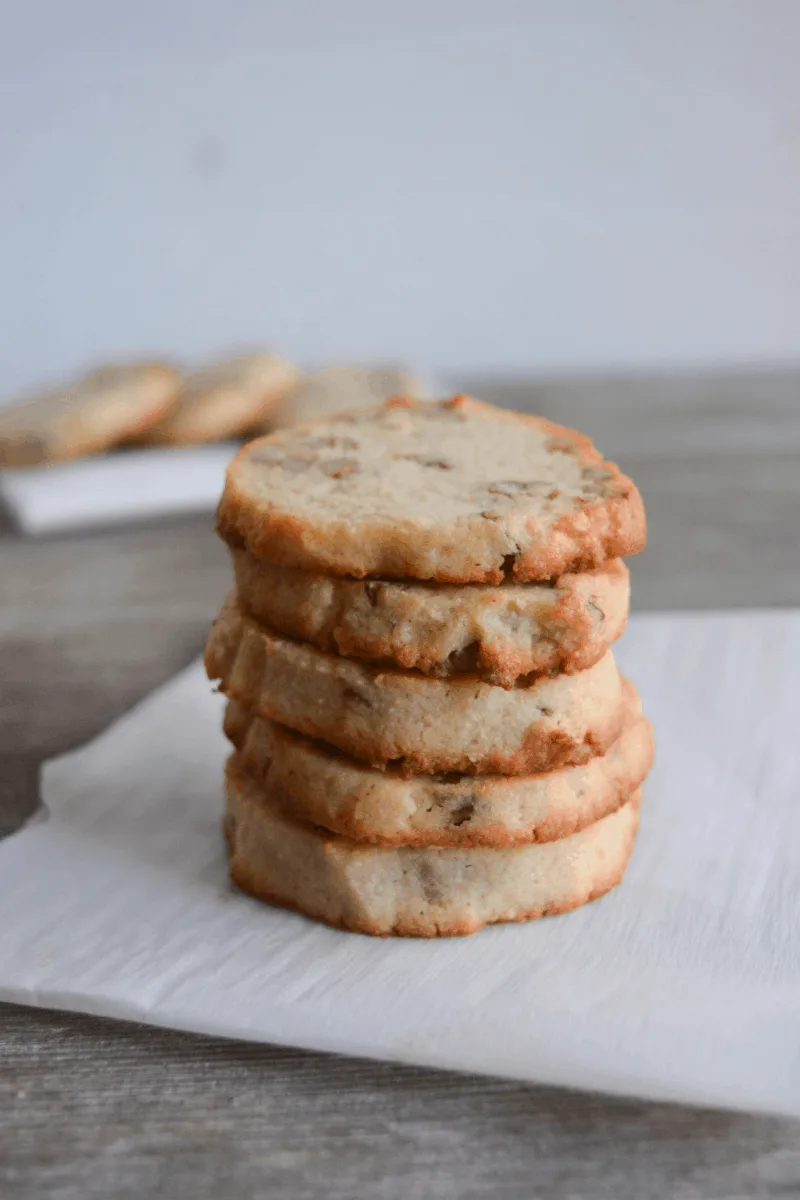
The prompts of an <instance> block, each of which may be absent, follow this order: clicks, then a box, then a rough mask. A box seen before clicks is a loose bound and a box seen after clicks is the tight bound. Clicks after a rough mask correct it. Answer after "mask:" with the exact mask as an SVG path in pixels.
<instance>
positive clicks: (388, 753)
mask: <svg viewBox="0 0 800 1200" xmlns="http://www.w3.org/2000/svg"><path fill="white" fill-rule="evenodd" d="M205 662H206V669H207V671H208V675H209V678H210V679H216V680H220V690H221V691H222V692H223V693H224V694H225V695H226V696H227V697H228V698H229V699H232V700H237V701H239V703H240V704H244V705H245V706H246V707H247V708H250V709H252V711H253V712H255V713H257V714H258V715H259V716H261V717H266V718H268V719H269V720H272V721H277V722H278V723H279V724H281V725H288V726H289V728H290V729H295V730H297V731H298V732H300V733H305V734H307V735H308V736H309V737H316V738H321V739H322V740H323V741H325V742H328V743H329V744H331V745H333V746H337V747H338V748H339V749H340V750H344V751H345V752H346V753H347V754H352V755H353V756H354V757H355V758H358V759H361V760H362V761H363V762H367V763H370V764H372V765H373V766H379V767H385V766H386V765H387V764H389V765H393V766H396V767H398V768H402V769H404V770H407V771H417V772H420V773H422V774H434V773H437V772H443V771H460V772H463V773H465V774H470V775H473V774H507V775H523V774H533V773H534V772H536V771H546V770H548V769H552V768H555V767H558V766H562V765H567V764H572V763H583V762H587V761H588V759H590V758H591V757H592V756H593V755H594V754H599V753H603V752H604V751H605V750H607V749H608V747H609V746H610V745H611V743H612V742H613V741H614V740H615V739H616V738H617V737H618V735H619V733H620V730H621V728H622V721H623V717H624V701H625V690H624V686H623V681H622V678H621V676H620V674H619V672H618V670H617V666H616V663H615V662H614V657H613V655H612V653H611V651H610V650H609V651H608V652H607V653H606V654H605V655H604V657H603V658H601V659H600V661H599V662H598V663H596V664H595V666H593V667H589V668H588V669H587V670H586V671H580V672H579V673H578V674H577V675H555V676H543V677H542V678H540V679H537V680H536V681H535V682H534V683H531V684H530V685H528V686H527V687H516V688H511V689H509V690H506V689H504V688H499V687H493V686H492V685H491V684H488V683H484V682H483V681H482V680H479V679H476V678H471V677H469V676H463V677H458V678H454V679H432V678H427V677H425V676H424V675H419V674H417V673H415V672H413V671H400V670H385V669H383V668H380V667H376V666H374V665H372V664H369V663H363V662H360V661H358V660H357V659H352V658H338V657H336V656H334V655H330V654H325V653H324V651H321V650H317V649H316V647H313V646H308V645H306V644H304V643H302V642H293V641H289V640H288V639H286V638H283V637H280V636H279V635H277V634H273V633H271V632H270V631H269V630H268V629H267V628H266V627H264V626H262V625H259V624H258V623H257V622H256V621H254V620H253V619H252V618H251V617H249V616H247V615H246V614H245V613H244V612H243V611H242V610H241V609H240V608H239V607H238V605H237V603H236V600H235V598H233V597H229V598H228V600H227V601H226V602H225V604H224V605H223V607H222V611H221V612H220V614H219V616H218V617H217V620H216V621H215V623H214V626H213V628H212V630H211V634H210V636H209V639H208V644H207V646H206V656H205Z"/></svg>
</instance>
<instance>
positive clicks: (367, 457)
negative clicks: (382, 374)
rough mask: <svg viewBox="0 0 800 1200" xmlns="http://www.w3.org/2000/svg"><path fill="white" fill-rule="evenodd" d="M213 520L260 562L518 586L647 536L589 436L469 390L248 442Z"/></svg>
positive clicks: (638, 509)
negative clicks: (505, 407)
mask: <svg viewBox="0 0 800 1200" xmlns="http://www.w3.org/2000/svg"><path fill="white" fill-rule="evenodd" d="M217 517H218V530H219V532H220V534H221V535H222V537H223V538H225V540H226V541H227V542H229V543H230V544H231V545H233V546H244V547H246V548H247V549H248V550H249V551H250V552H251V553H252V554H254V555H255V556H256V557H258V558H265V559H267V560H268V561H270V562H274V563H279V564H281V565H284V566H293V567H299V568H302V569H305V570H315V571H321V572H323V573H327V574H333V575H351V576H355V577H357V578H362V577H364V576H378V577H385V578H390V579H431V580H435V581H437V582H442V583H447V582H449V583H502V582H503V580H505V579H510V580H514V581H516V582H522V583H525V582H530V581H532V580H541V579H552V578H555V577H556V576H558V575H561V574H564V573H565V572H567V571H585V570H590V569H592V568H594V567H597V566H600V565H601V564H602V563H604V562H605V561H606V560H607V559H609V558H616V557H619V556H621V555H625V554H633V553H635V552H636V551H638V550H641V549H642V547H643V546H644V543H645V519H644V509H643V507H642V501H641V497H640V496H639V493H638V492H637V490H636V488H635V487H634V485H633V483H632V482H631V481H630V479H628V478H626V476H624V475H622V474H621V472H620V471H619V468H618V467H616V466H615V465H614V464H613V463H608V462H603V460H602V458H601V456H600V454H599V452H598V451H597V450H596V449H595V448H594V446H593V445H592V443H591V442H590V441H589V439H588V438H585V437H583V436H582V435H581V434H579V433H575V432H574V431H572V430H568V429H563V428H562V427H561V426H558V425H552V424H551V423H550V422H549V421H545V420H543V419H542V418H540V417H532V416H524V415H521V414H519V413H513V412H507V411H505V410H503V409H499V408H494V407H493V406H492V405H489V404H482V403H480V401H477V400H471V399H469V398H468V397H466V396H456V397H455V398H454V399H452V400H446V401H437V402H432V401H429V402H426V401H415V400H410V399H407V398H405V397H403V398H395V399H394V400H390V401H388V402H387V403H386V404H385V405H383V406H381V407H378V408H373V409H364V410H361V411H357V412H353V413H345V414H342V415H340V416H338V417H333V418H331V419H330V420H327V421H320V422H315V423H312V424H310V425H306V426H302V427H300V428H296V429H287V430H282V431H279V432H278V433H274V434H272V435H271V436H270V437H267V438H260V439H258V440H256V441H255V442H251V443H250V444H249V445H248V446H245V447H244V448H243V449H242V450H241V451H240V452H239V454H238V455H237V456H236V458H235V459H234V460H233V462H232V463H231V465H230V466H229V468H228V472H227V478H226V483H225V490H224V492H223V496H222V499H221V501H220V505H219V509H218V514H217Z"/></svg>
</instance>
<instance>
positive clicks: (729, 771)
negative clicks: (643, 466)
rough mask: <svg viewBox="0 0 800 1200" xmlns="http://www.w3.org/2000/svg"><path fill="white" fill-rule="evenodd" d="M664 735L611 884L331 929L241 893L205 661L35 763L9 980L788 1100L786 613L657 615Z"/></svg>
mask: <svg viewBox="0 0 800 1200" xmlns="http://www.w3.org/2000/svg"><path fill="white" fill-rule="evenodd" d="M619 659H620V661H621V663H622V666H623V668H624V669H625V670H626V672H627V673H629V674H630V675H631V676H632V677H633V679H634V681H635V682H636V683H637V684H638V685H639V686H640V688H641V691H642V694H643V697H644V702H645V707H646V709H647V711H648V712H649V714H650V716H651V717H652V719H653V721H654V723H655V726H656V733H657V739H658V762H657V766H656V769H655V771H654V772H653V775H652V776H651V778H650V780H649V781H648V783H647V785H646V789H645V802H644V807H643V814H642V829H641V833H640V837H639V841H638V845H637V848H636V851H635V854H634V857H633V861H632V863H631V867H630V870H629V872H628V875H627V877H626V879H625V881H624V883H623V885H622V887H621V888H620V889H619V890H617V891H616V892H614V893H612V894H611V895H610V896H608V897H606V898H605V899H603V900H601V901H599V902H598V903H596V904H593V905H590V906H589V907H588V908H586V909H583V910H581V911H579V912H576V913H572V914H569V915H565V916H561V917H555V918H550V919H546V920H543V921H539V922H536V923H534V924H531V925H517V926H509V927H501V926H498V927H495V928H493V929H489V930H486V931H484V932H482V933H479V934H477V935H475V936H474V937H471V938H466V939H451V940H442V941H414V940H391V939H390V940H385V941H382V940H378V939H372V938H368V937H360V936H356V935H353V934H347V933H339V932H336V931H334V930H331V929H328V928H325V927H323V926H321V925H316V924H314V923H312V922H311V921H308V920H306V919H305V918H303V917H301V916H298V915H295V914H292V913H287V912H282V911H280V910H278V909H274V908H269V907H266V906H265V905H262V904H259V903H258V902H256V901H254V900H251V899H249V898H247V897H245V896H243V895H240V894H238V893H237V892H235V891H234V890H232V888H231V887H230V886H229V884H228V882H227V878H226V863H225V854H224V851H223V844H222V837H221V832H220V813H221V809H222V787H221V779H222V764H223V759H224V756H225V754H226V745H225V742H224V740H223V738H222V735H221V733H220V732H219V723H220V718H221V715H222V700H221V698H220V697H218V696H214V695H213V694H212V691H211V687H210V685H209V684H208V683H207V682H206V681H205V679H204V677H203V675H202V672H201V668H200V666H199V665H197V666H194V667H191V668H190V669H189V670H188V671H187V672H185V673H184V674H182V675H181V676H179V677H178V678H177V679H175V680H174V681H172V682H171V683H169V684H168V685H167V686H166V687H164V688H162V689H161V690H160V691H159V692H157V693H156V694H155V695H153V696H151V697H150V698H149V699H148V700H146V701H145V702H144V703H143V704H141V705H140V706H139V707H138V708H137V709H136V710H135V711H133V712H132V713H130V714H129V715H128V716H126V717H125V718H123V719H122V720H121V721H120V722H118V723H117V724H116V725H114V726H113V727H112V728H111V729H109V730H108V731H107V732H106V733H105V734H103V735H102V736H101V737H99V738H98V739H97V740H96V741H95V742H93V743H92V744H91V745H89V746H86V747H85V748H83V749H82V750H79V751H78V752H76V753H74V754H71V755H69V756H67V757H65V758H62V759H59V760H57V761H55V762H52V763H50V764H48V765H47V767H46V769H45V771H44V779H43V793H44V800H45V803H46V805H47V807H48V810H49V818H48V819H47V820H46V821H34V822H33V823H31V824H30V825H29V826H28V827H27V828H26V829H24V830H23V831H21V832H20V833H18V834H17V835H15V836H14V837H12V838H9V839H8V840H7V841H6V842H4V843H2V844H0V998H3V999H6V1000H14V1001H17V1002H22V1003H27V1004H38V1005H48V1006H55V1007H61V1008H68V1009H76V1010H80V1011H86V1012H94V1013H103V1014H108V1015H112V1016H118V1017H128V1018H132V1019H135V1020H140V1021H147V1022H151V1023H153V1024H157V1025H166V1026H174V1027H175V1028H180V1029H191V1030H197V1031H199V1032H204V1033H213V1034H224V1035H231V1036H236V1037H242V1038H251V1039H254V1040H267V1041H272V1042H279V1043H284V1044H292V1045H298V1046H306V1047H311V1048H314V1049H320V1050H336V1051H343V1052H346V1053H350V1054H357V1055H369V1056H374V1057H379V1058H387V1059H398V1060H402V1061H405V1062H415V1063H427V1064H432V1065H435V1066H442V1067H454V1068H462V1069H464V1070H471V1071H481V1072H491V1073H497V1074H500V1075H508V1076H512V1077H516V1078H519V1079H526V1080H535V1081H539V1082H545V1083H553V1084H565V1085H569V1086H574V1087H582V1088H590V1089H601V1090H607V1091H609V1092H616V1093H631V1094H637V1095H640V1096H649V1097H653V1098H657V1099H663V1100H676V1101H686V1102H690V1103H697V1104H710V1105H720V1106H728V1107H740V1108H746V1109H761V1110H766V1111H775V1112H783V1113H787V1114H794V1115H796V1116H800V853H799V852H798V846H800V804H799V803H798V799H799V798H800V796H799V795H798V791H799V789H800V739H799V738H798V736H797V718H798V713H799V712H800V689H799V688H798V679H799V678H800V613H787V612H769V613H753V614H748V613H737V614H726V615H714V614H711V615H709V614H704V615H702V616H695V615H672V616H648V617H639V618H636V619H634V620H632V622H631V627H630V630H629V632H628V633H627V634H626V636H625V638H624V639H623V642H622V643H621V645H620V651H619Z"/></svg>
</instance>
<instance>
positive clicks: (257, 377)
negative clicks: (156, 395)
mask: <svg viewBox="0 0 800 1200" xmlns="http://www.w3.org/2000/svg"><path fill="white" fill-rule="evenodd" d="M299 377H300V372H299V370H298V369H297V367H295V366H293V365H292V363H290V362H287V361H286V359H285V358H281V356H280V355H279V354H273V353H272V352H271V351H262V352H260V353H257V354H244V355H241V356H240V357H238V358H230V359H227V360H226V361H225V362H218V363H214V364H212V365H210V366H206V367H201V368H200V369H199V370H197V371H193V372H192V374H191V375H187V377H186V379H185V380H184V383H183V386H182V388H181V390H180V392H179V394H178V398H177V403H176V405H175V407H174V408H173V409H172V411H171V412H170V413H169V414H168V416H167V417H166V419H165V420H164V421H161V422H160V423H159V424H158V425H156V426H155V428H154V429H152V430H150V433H149V434H148V436H147V439H146V440H147V442H148V443H153V444H156V443H158V444H161V443H166V444H169V445H189V444H191V443H194V442H216V441H222V440H224V439H225V438H233V437H239V436H240V435H242V434H245V433H247V432H248V431H249V430H252V429H253V428H255V427H257V426H261V425H263V423H264V422H265V421H266V420H267V419H268V417H270V415H271V414H272V413H274V412H275V411H277V409H278V408H279V406H280V404H281V403H282V401H283V400H284V399H285V398H286V397H287V396H288V395H289V393H290V392H291V391H292V389H293V388H294V387H295V385H296V383H297V380H298V379H299Z"/></svg>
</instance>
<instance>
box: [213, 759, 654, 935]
mask: <svg viewBox="0 0 800 1200" xmlns="http://www.w3.org/2000/svg"><path fill="white" fill-rule="evenodd" d="M226 793H227V806H226V815H225V834H226V837H227V840H228V848H229V857H230V874H231V879H232V880H233V882H234V883H235V884H236V885H237V887H239V888H241V889H242V890H243V891H245V892H249V893H250V894H251V895H253V896H257V897H258V898H259V899H261V900H266V901H267V902H268V903H270V904H278V905H281V906H282V907H284V908H293V909H297V910H298V911H299V912H302V913H305V914H306V915H307V916H309V917H313V918H314V919H316V920H318V921H325V922H326V923H327V924H329V925H335V926H336V927H337V928H340V929H347V930H351V931H353V932H356V933H369V934H374V935H379V936H381V935H382V936H387V935H395V936H405V937H438V936H451V935H458V934H468V933H475V932H476V931H477V930H478V929H481V928H482V927H483V926H484V925H488V924H493V923H495V922H498V921H526V920H531V919H533V918H535V917H541V916H546V915H549V914H554V913H561V912H567V911H568V910H570V909H573V908H578V907H579V906H580V905H582V904H586V903H587V902H588V901H590V900H594V899H596V898H597V897H599V896H602V895H603V894H604V893H605V892H608V891H610V889H611V888H613V887H615V886H616V885H617V884H618V883H619V882H620V880H621V879H622V876H623V874H624V871H625V867H626V865H627V863H628V859H629V857H630V854H631V850H632V849H633V842H634V838H635V835H636V828H637V824H638V817H639V800H640V797H639V795H638V793H637V794H634V796H632V797H631V799H630V800H629V801H628V802H627V803H625V804H623V805H622V806H621V807H620V808H618V809H617V810H616V812H613V813H611V814H610V815H609V816H607V817H603V818H602V819H601V820H599V821H596V822H595V823H594V824H593V825H589V826H587V827H586V828H585V829H583V830H581V832H580V833H574V834H572V836H571V837H567V838H563V839H562V840H561V841H557V842H542V843H538V842H531V843H528V844H526V845H519V846H512V847H510V848H507V849H498V848H496V847H488V846H482V847H473V848H471V849H457V850H456V849H452V848H435V847H422V848H418V847H412V846H400V847H397V846H369V845H365V844H364V843H363V842H353V841H350V840H349V839H348V838H343V837H339V836H338V835H337V834H335V833H327V832H325V831H324V830H321V829H317V828H314V827H313V826H311V825H306V824H304V823H302V822H300V821H297V820H295V819H294V818H292V817H290V816H288V815H287V813H286V812H284V811H283V810H282V808H281V807H280V804H279V803H277V802H276V801H275V799H274V798H273V797H271V796H268V795H267V794H266V793H265V792H263V791H262V790H261V789H260V788H259V786H258V784H257V783H255V782H254V781H253V780H252V779H250V778H249V777H248V776H247V775H246V774H245V773H244V772H243V771H242V770H241V767H240V764H238V763H237V762H236V759H235V757H234V759H232V760H231V761H230V762H229V764H228V769H227V772H226Z"/></svg>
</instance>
